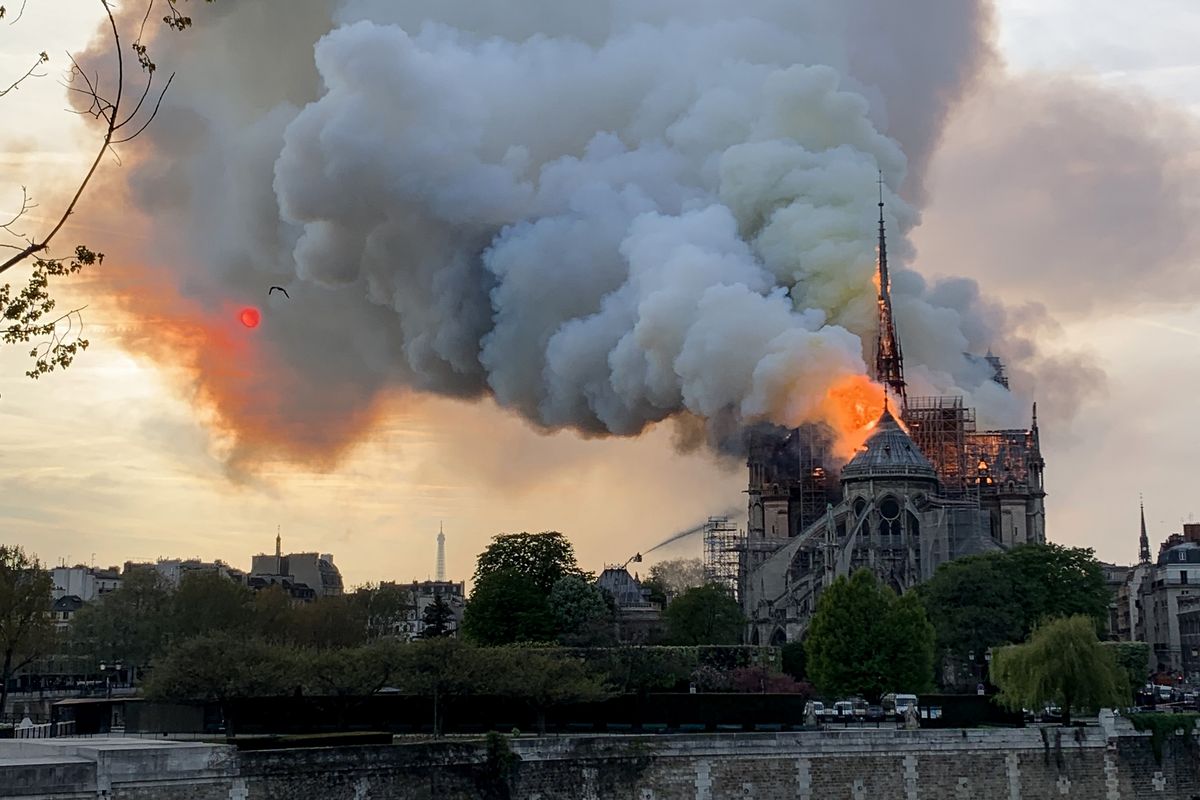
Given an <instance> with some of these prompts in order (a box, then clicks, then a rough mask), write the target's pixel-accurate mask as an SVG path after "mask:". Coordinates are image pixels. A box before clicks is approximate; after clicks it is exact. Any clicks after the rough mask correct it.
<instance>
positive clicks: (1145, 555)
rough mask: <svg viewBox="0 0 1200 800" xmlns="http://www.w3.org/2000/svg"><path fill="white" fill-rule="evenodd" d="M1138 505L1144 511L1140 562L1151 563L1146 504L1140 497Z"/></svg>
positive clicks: (1139, 540) (1139, 542) (1139, 553)
mask: <svg viewBox="0 0 1200 800" xmlns="http://www.w3.org/2000/svg"><path fill="white" fill-rule="evenodd" d="M1138 507H1139V508H1140V510H1141V512H1142V536H1141V538H1140V539H1138V563H1139V564H1149V563H1150V537H1149V536H1147V535H1146V504H1145V503H1144V502H1142V500H1141V498H1138Z"/></svg>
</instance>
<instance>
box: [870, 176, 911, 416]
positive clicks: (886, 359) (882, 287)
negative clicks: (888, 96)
mask: <svg viewBox="0 0 1200 800" xmlns="http://www.w3.org/2000/svg"><path fill="white" fill-rule="evenodd" d="M875 265H876V275H875V279H876V280H877V281H878V283H879V296H878V300H877V303H878V305H879V325H878V338H877V339H876V341H875V380H877V381H879V382H880V383H882V384H884V385H885V386H887V387H888V388H889V389H891V390H892V393H893V394H895V396H896V399H897V400H898V401H899V403H900V408H901V412H903V409H904V407H905V405H906V404H907V401H908V391H907V386H906V384H905V382H904V355H903V354H902V353H901V351H900V337H899V336H898V335H897V334H896V322H895V320H894V319H893V318H892V279H891V276H890V275H889V274H888V262H887V234H886V232H885V230H884V224H883V172H882V171H881V172H880V173H879V252H878V257H877V259H876V262H875Z"/></svg>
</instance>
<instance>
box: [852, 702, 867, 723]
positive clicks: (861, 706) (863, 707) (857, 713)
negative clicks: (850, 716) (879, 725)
mask: <svg viewBox="0 0 1200 800" xmlns="http://www.w3.org/2000/svg"><path fill="white" fill-rule="evenodd" d="M850 702H851V703H853V704H854V717H855V719H859V720H863V719H866V718H867V701H866V700H863V699H862V698H861V697H856V698H854V699H853V700H851V701H850Z"/></svg>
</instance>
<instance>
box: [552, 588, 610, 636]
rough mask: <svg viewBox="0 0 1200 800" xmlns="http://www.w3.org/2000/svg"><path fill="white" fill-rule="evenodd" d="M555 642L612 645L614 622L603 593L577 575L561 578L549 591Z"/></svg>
mask: <svg viewBox="0 0 1200 800" xmlns="http://www.w3.org/2000/svg"><path fill="white" fill-rule="evenodd" d="M550 609H551V611H552V612H553V613H554V622H555V626H556V630H557V634H558V641H559V642H561V643H562V644H565V645H575V646H597V645H598V646H603V645H606V644H613V643H615V641H616V635H615V633H614V631H613V626H614V624H615V622H616V620H615V617H614V614H613V610H612V608H611V607H610V606H609V604H608V602H607V600H606V598H605V596H604V592H603V591H601V590H600V589H598V588H596V586H594V585H593V584H591V583H589V582H587V581H585V580H584V579H583V578H581V577H579V576H578V575H564V576H563V577H561V578H559V579H558V580H557V581H555V583H554V588H553V589H551V590H550Z"/></svg>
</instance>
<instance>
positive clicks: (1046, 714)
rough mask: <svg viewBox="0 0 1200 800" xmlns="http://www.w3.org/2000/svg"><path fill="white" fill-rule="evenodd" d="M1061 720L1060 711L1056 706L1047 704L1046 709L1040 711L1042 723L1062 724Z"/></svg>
mask: <svg viewBox="0 0 1200 800" xmlns="http://www.w3.org/2000/svg"><path fill="white" fill-rule="evenodd" d="M1062 718H1063V717H1062V709H1061V708H1059V707H1058V706H1056V705H1053V704H1051V703H1047V704H1046V707H1045V708H1043V709H1042V713H1041V721H1042V722H1062Z"/></svg>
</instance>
